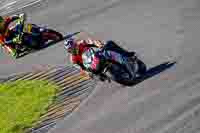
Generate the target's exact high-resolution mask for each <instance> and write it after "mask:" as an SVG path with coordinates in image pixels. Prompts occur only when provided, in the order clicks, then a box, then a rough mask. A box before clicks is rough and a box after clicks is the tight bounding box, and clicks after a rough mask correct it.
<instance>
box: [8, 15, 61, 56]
mask: <svg viewBox="0 0 200 133" xmlns="http://www.w3.org/2000/svg"><path fill="white" fill-rule="evenodd" d="M15 28H17V30H18V32H19V36H18V40H19V42H17V44H16V49H17V50H18V51H19V53H21V52H25V51H31V50H37V49H40V48H42V47H43V46H44V45H45V44H46V43H47V42H48V41H59V40H62V39H63V35H62V34H60V33H59V32H57V31H55V30H52V29H49V28H46V27H40V26H38V25H36V24H30V23H27V24H25V23H24V15H20V17H19V19H17V20H16V21H15V22H14V23H12V24H11V26H10V27H9V30H11V31H12V30H14V29H15ZM15 30H16V29H15ZM6 51H7V52H8V53H9V50H6Z"/></svg>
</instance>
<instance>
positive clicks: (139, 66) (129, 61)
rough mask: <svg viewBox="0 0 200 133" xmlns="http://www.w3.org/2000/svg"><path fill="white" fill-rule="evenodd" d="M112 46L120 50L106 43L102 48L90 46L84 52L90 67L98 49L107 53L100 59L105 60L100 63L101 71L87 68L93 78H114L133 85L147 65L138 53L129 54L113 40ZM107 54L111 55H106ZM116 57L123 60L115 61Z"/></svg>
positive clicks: (85, 60)
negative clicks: (96, 71) (110, 47)
mask: <svg viewBox="0 0 200 133" xmlns="http://www.w3.org/2000/svg"><path fill="white" fill-rule="evenodd" d="M112 47H114V48H115V49H118V50H114V49H113V50H112V49H108V48H107V47H106V44H103V47H102V48H94V47H90V48H89V49H88V50H87V51H86V52H84V53H83V55H82V59H83V62H84V66H86V68H88V67H89V66H91V62H92V61H93V60H94V59H95V57H94V56H95V53H96V52H97V51H100V53H101V52H105V54H103V56H101V57H100V60H104V61H103V63H100V67H101V72H98V73H97V74H95V73H94V72H93V71H91V70H90V69H88V70H87V72H88V73H89V75H90V77H91V78H95V77H98V79H100V80H102V81H105V80H108V81H111V80H113V81H116V82H118V83H121V84H124V85H131V84H132V83H134V80H135V79H136V78H137V77H139V76H142V75H143V74H145V72H146V71H147V67H146V65H145V64H144V62H142V61H141V60H140V59H139V58H138V57H137V55H136V54H134V56H129V55H128V53H129V52H127V51H125V50H124V49H122V48H121V47H119V46H118V45H117V44H116V43H114V42H113V41H112ZM109 52H110V53H111V52H112V53H113V54H109ZM105 55H109V56H107V57H105ZM116 57H118V58H119V59H120V60H121V61H119V62H118V61H113V59H114V58H116Z"/></svg>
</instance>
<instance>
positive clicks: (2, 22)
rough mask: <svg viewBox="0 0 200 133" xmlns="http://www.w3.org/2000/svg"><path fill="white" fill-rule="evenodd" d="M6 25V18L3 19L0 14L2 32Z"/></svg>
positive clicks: (0, 30)
mask: <svg viewBox="0 0 200 133" xmlns="http://www.w3.org/2000/svg"><path fill="white" fill-rule="evenodd" d="M4 25H5V22H4V19H3V17H2V16H0V33H2V32H3V30H4Z"/></svg>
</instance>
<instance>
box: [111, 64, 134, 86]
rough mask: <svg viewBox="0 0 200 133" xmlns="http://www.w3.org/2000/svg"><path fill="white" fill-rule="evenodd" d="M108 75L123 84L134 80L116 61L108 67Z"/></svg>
mask: <svg viewBox="0 0 200 133" xmlns="http://www.w3.org/2000/svg"><path fill="white" fill-rule="evenodd" d="M109 77H111V78H112V80H114V81H116V82H118V83H120V84H123V85H132V84H133V83H134V80H133V79H132V77H130V74H129V73H128V72H127V70H126V67H125V66H123V65H121V64H117V63H116V64H112V66H111V67H110V68H109Z"/></svg>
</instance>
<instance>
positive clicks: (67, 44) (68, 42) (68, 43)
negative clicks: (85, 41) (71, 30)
mask: <svg viewBox="0 0 200 133" xmlns="http://www.w3.org/2000/svg"><path fill="white" fill-rule="evenodd" d="M73 44H74V39H73V38H70V39H67V40H65V41H64V45H65V46H64V47H65V49H66V50H67V51H68V52H71V49H72V47H73Z"/></svg>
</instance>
